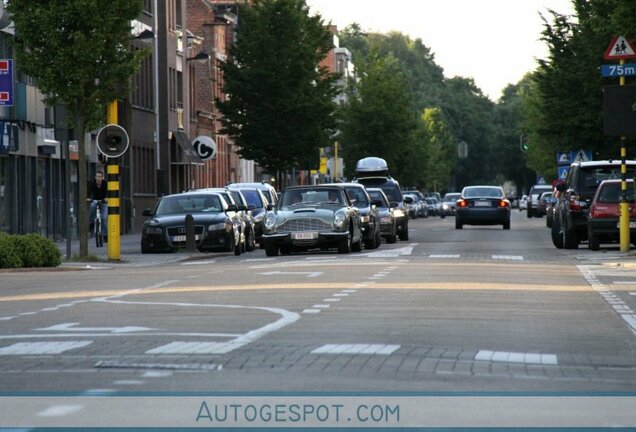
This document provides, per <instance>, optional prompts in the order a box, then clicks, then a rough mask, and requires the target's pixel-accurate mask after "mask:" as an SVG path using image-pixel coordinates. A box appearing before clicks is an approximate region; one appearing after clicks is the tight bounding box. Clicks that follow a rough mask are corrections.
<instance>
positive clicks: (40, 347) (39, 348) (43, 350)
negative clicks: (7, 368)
mask: <svg viewBox="0 0 636 432" xmlns="http://www.w3.org/2000/svg"><path fill="white" fill-rule="evenodd" d="M92 343H93V341H66V342H18V343H14V344H13V345H9V346H6V347H2V348H0V355H41V354H61V353H63V352H65V351H69V350H72V349H76V348H82V347H85V346H87V345H90V344H92Z"/></svg>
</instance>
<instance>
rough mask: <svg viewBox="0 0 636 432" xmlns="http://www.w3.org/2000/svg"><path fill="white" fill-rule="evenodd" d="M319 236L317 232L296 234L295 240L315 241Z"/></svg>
mask: <svg viewBox="0 0 636 432" xmlns="http://www.w3.org/2000/svg"><path fill="white" fill-rule="evenodd" d="M316 237H318V236H317V233H315V232H297V233H294V239H296V240H313V239H315V238H316Z"/></svg>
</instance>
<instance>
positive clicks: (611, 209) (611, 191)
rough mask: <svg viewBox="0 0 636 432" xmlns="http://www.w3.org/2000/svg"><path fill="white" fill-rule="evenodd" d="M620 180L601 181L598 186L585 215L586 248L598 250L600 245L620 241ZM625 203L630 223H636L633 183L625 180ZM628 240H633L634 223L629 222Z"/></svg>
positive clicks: (634, 233)
mask: <svg viewBox="0 0 636 432" xmlns="http://www.w3.org/2000/svg"><path fill="white" fill-rule="evenodd" d="M620 195H621V181H620V180H603V181H602V182H601V184H600V185H599V187H598V189H597V190H596V193H595V194H594V199H593V200H592V204H591V206H590V212H589V213H588V215H587V231H588V247H589V248H590V249H591V250H598V248H599V246H600V244H601V243H607V242H618V241H620V232H619V228H618V227H619V204H620ZM627 201H628V202H629V218H630V221H636V206H635V205H634V181H633V180H627ZM629 225H630V238H632V239H635V238H636V237H634V236H635V235H636V223H635V222H630V224H629Z"/></svg>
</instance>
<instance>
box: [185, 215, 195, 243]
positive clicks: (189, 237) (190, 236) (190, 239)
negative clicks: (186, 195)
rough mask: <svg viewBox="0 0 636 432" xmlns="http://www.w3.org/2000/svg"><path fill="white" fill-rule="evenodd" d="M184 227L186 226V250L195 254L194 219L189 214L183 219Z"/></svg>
mask: <svg viewBox="0 0 636 432" xmlns="http://www.w3.org/2000/svg"><path fill="white" fill-rule="evenodd" d="M185 226H186V250H187V251H188V252H196V251H197V241H196V237H195V236H196V234H195V233H194V218H193V217H192V215H191V214H188V215H186V217H185Z"/></svg>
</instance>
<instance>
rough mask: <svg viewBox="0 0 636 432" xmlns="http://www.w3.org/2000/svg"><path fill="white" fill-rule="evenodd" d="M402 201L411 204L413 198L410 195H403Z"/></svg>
mask: <svg viewBox="0 0 636 432" xmlns="http://www.w3.org/2000/svg"><path fill="white" fill-rule="evenodd" d="M404 202H405V203H407V204H411V203H412V202H413V198H411V197H404Z"/></svg>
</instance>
